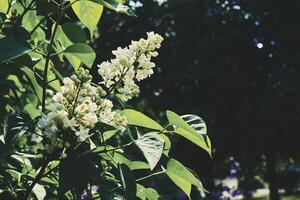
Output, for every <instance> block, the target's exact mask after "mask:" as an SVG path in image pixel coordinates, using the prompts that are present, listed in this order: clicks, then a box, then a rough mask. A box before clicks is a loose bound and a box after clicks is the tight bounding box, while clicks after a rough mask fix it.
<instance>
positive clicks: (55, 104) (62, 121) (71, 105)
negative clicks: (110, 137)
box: [39, 68, 126, 150]
mask: <svg viewBox="0 0 300 200" xmlns="http://www.w3.org/2000/svg"><path fill="white" fill-rule="evenodd" d="M63 83H64V85H63V86H62V87H61V90H60V91H59V92H57V93H56V94H55V95H54V96H53V98H52V101H51V102H50V103H49V104H48V105H47V107H46V108H47V113H46V114H43V116H42V118H41V119H40V120H39V125H40V127H41V129H42V131H43V133H44V134H46V135H47V136H48V137H49V138H53V137H55V138H59V137H61V136H59V135H58V133H59V132H60V133H62V132H63V130H71V131H72V132H74V135H75V136H76V137H77V140H78V141H79V142H81V141H85V140H86V139H87V138H89V137H90V134H91V133H90V130H91V129H93V128H94V126H95V125H96V124H97V123H98V122H103V123H107V124H110V125H111V126H115V127H116V128H117V129H119V130H121V131H123V130H125V128H124V127H122V126H126V123H125V122H126V121H125V120H124V119H123V120H122V121H121V120H120V116H117V115H116V112H114V111H113V110H112V109H113V103H112V102H111V101H110V100H108V99H105V98H103V95H104V94H105V91H104V90H103V89H102V88H101V87H98V88H97V87H95V86H92V85H91V76H90V75H89V74H88V71H86V70H83V69H82V68H80V69H79V72H78V76H75V75H73V76H71V77H70V78H69V77H67V78H64V80H63ZM115 121H116V122H115ZM51 145H52V146H53V145H54V143H53V142H52V143H51ZM49 148H50V147H49ZM51 148H52V147H51ZM51 148H50V150H51Z"/></svg>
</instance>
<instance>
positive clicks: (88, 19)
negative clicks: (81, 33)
mask: <svg viewBox="0 0 300 200" xmlns="http://www.w3.org/2000/svg"><path fill="white" fill-rule="evenodd" d="M74 1H76V0H70V2H71V3H72V2H74ZM72 9H73V11H74V13H75V14H76V15H77V17H78V18H79V20H80V21H81V22H82V23H83V24H84V25H85V26H86V27H87V28H88V29H89V31H90V34H91V36H92V35H93V33H94V31H95V29H96V27H97V24H98V22H99V20H100V17H101V15H102V12H103V6H102V5H101V4H99V3H96V2H93V1H77V2H76V3H73V4H72Z"/></svg>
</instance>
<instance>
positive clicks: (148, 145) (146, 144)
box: [134, 133, 164, 170]
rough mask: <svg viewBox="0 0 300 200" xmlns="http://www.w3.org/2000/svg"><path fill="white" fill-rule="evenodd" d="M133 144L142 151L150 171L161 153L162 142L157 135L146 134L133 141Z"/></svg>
mask: <svg viewBox="0 0 300 200" xmlns="http://www.w3.org/2000/svg"><path fill="white" fill-rule="evenodd" d="M134 143H135V144H136V145H137V146H138V148H139V149H140V150H141V151H142V153H143V155H144V156H145V158H146V160H147V161H148V163H149V166H150V169H151V170H153V169H154V167H155V166H156V165H157V163H158V161H159V160H160V157H161V155H162V153H163V148H164V140H163V139H162V138H161V137H160V136H159V135H157V134H153V133H146V134H144V135H143V136H139V137H138V139H137V140H134Z"/></svg>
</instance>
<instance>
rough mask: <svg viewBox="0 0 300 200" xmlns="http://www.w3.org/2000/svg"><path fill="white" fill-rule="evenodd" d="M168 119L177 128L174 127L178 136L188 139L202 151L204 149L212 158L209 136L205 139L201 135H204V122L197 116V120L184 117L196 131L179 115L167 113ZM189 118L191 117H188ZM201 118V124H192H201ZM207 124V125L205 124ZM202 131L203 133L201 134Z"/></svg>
mask: <svg viewBox="0 0 300 200" xmlns="http://www.w3.org/2000/svg"><path fill="white" fill-rule="evenodd" d="M166 114H167V118H168V121H169V123H170V124H171V125H173V126H175V127H174V129H175V130H174V132H175V133H176V134H178V135H181V136H182V137H184V138H186V139H188V140H189V141H191V142H193V143H194V144H196V145H198V146H199V147H201V148H202V149H204V150H205V151H207V152H208V153H209V155H210V156H211V146H210V140H209V138H208V136H207V135H205V137H204V136H203V135H200V133H201V134H202V133H204V132H203V130H202V129H203V128H204V126H203V123H204V122H203V120H202V119H201V118H200V117H198V116H197V118H195V117H193V118H190V117H183V118H184V119H186V120H187V121H188V122H189V123H191V125H193V126H194V127H195V128H196V130H195V129H194V128H193V127H192V126H191V125H189V124H188V122H186V121H185V120H183V119H182V118H181V117H180V116H179V115H177V114H176V113H174V112H172V111H167V113H166ZM188 116H189V115H188ZM199 118H200V119H201V120H202V121H201V123H197V124H195V123H192V122H199ZM204 124H205V123H204ZM199 131H202V132H199ZM205 132H206V125H205ZM205 139H207V141H205Z"/></svg>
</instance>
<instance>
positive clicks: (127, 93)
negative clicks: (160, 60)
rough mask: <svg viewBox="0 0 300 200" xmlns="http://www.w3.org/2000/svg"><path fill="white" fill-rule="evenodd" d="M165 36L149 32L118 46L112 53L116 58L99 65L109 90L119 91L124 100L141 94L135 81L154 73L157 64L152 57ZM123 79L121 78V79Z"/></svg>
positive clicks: (104, 82) (99, 71)
mask: <svg viewBox="0 0 300 200" xmlns="http://www.w3.org/2000/svg"><path fill="white" fill-rule="evenodd" d="M162 41H163V38H162V37H161V36H160V35H158V34H155V33H154V32H148V33H147V39H143V38H142V39H140V40H139V41H132V42H131V44H130V45H129V46H128V47H125V48H121V47H118V48H117V50H115V51H113V52H112V53H113V54H114V55H115V58H114V59H112V60H110V62H103V63H102V64H100V65H98V67H99V69H98V73H99V75H100V76H101V77H102V79H103V82H102V83H103V84H104V85H105V87H106V88H107V89H108V91H109V92H112V91H113V92H116V91H117V92H118V96H120V97H121V99H122V100H123V101H128V100H129V99H131V98H132V97H134V96H137V95H138V94H139V91H140V90H139V87H138V85H137V84H136V83H135V81H141V80H143V79H145V78H147V77H150V76H151V75H152V74H153V68H154V67H155V64H154V63H153V62H151V58H152V57H156V56H157V55H158V53H157V52H156V49H158V48H160V46H161V42H162ZM120 79H121V80H120Z"/></svg>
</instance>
